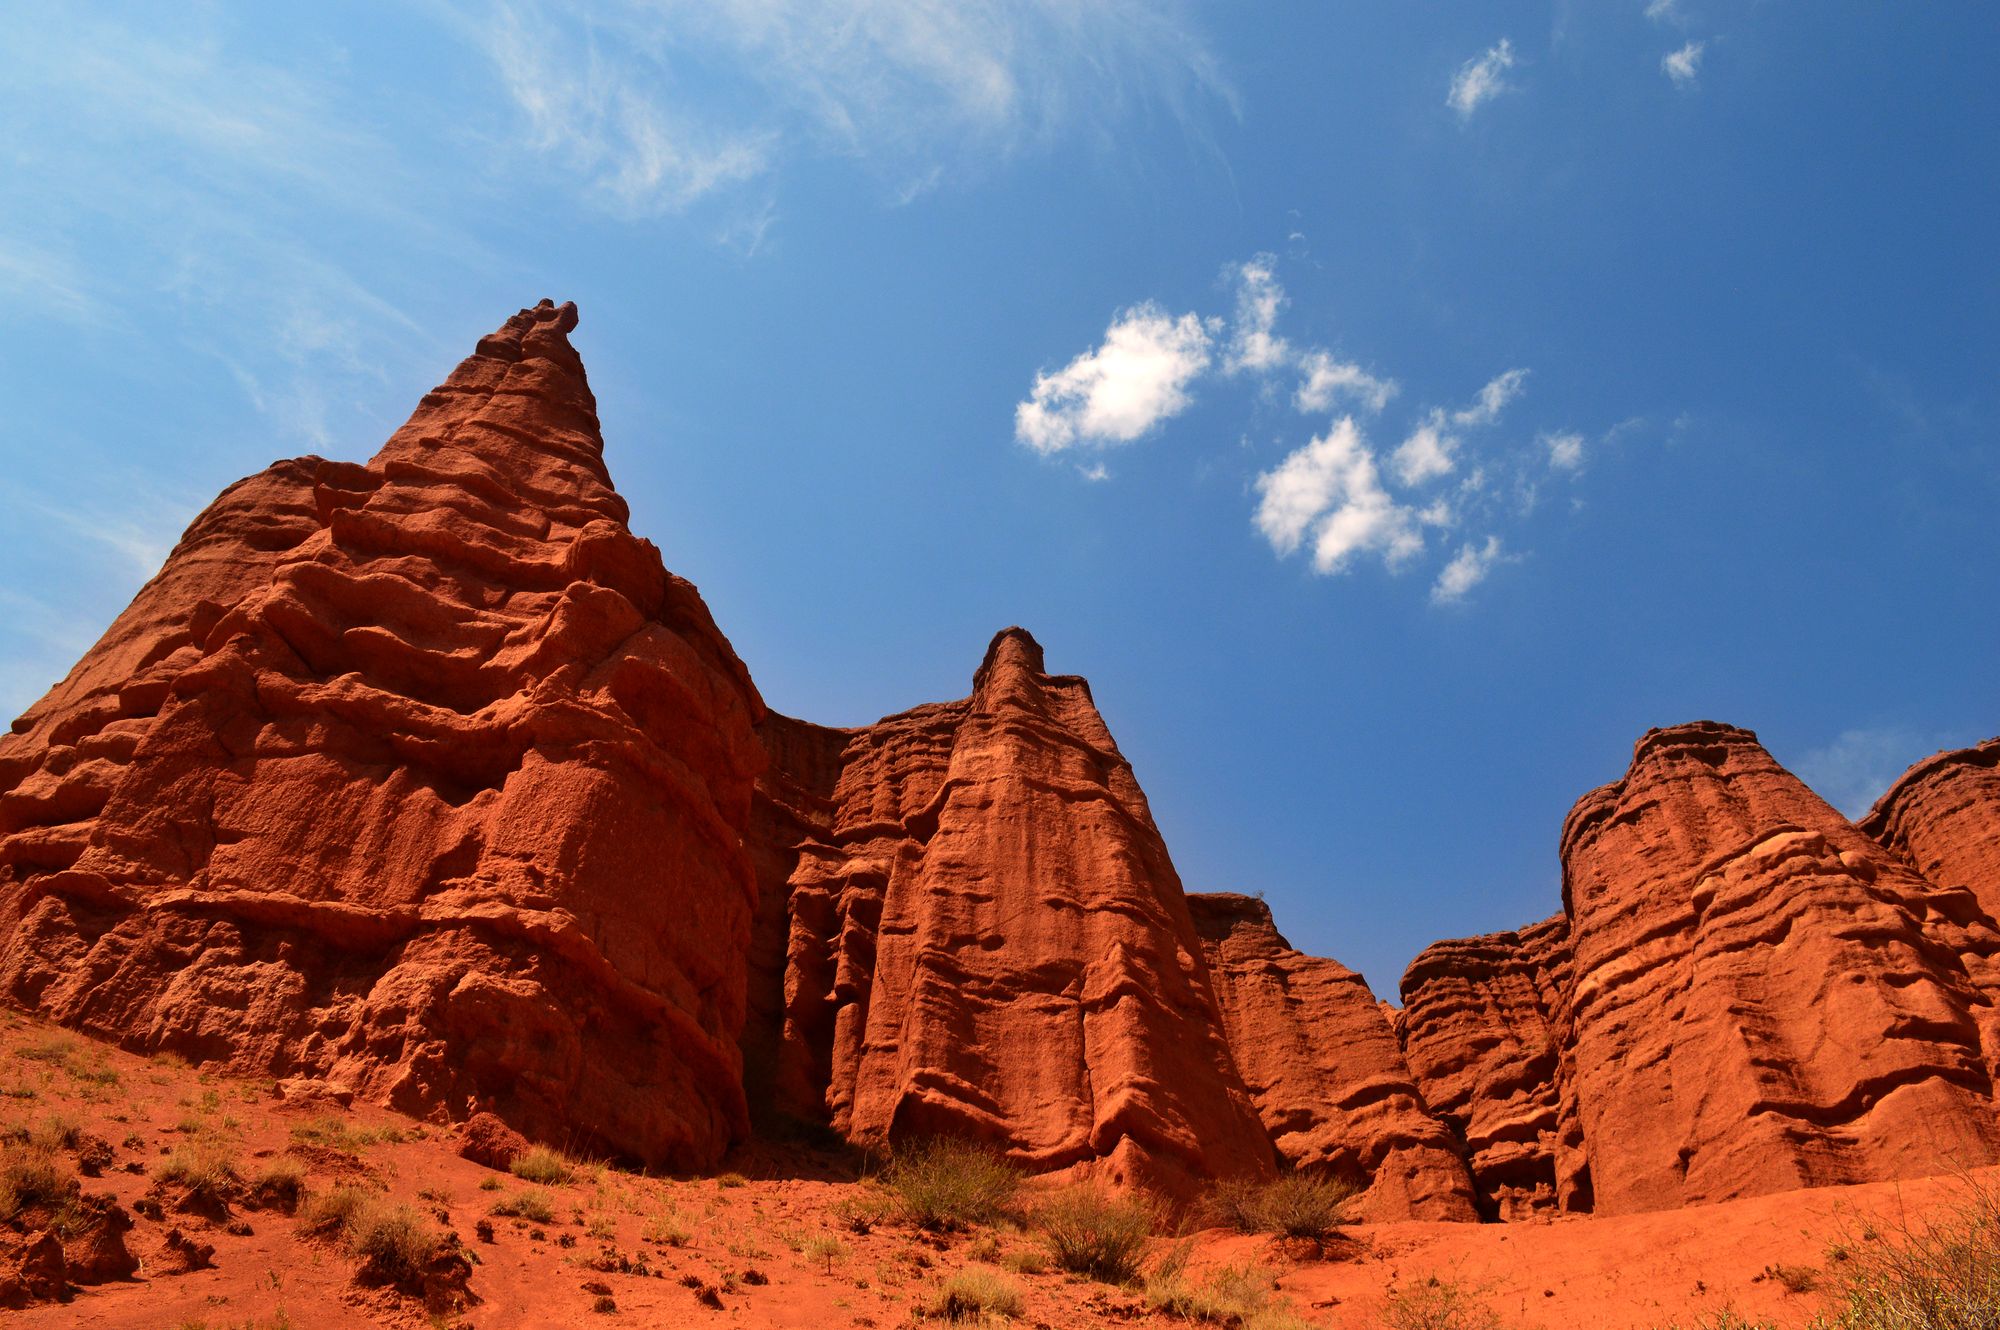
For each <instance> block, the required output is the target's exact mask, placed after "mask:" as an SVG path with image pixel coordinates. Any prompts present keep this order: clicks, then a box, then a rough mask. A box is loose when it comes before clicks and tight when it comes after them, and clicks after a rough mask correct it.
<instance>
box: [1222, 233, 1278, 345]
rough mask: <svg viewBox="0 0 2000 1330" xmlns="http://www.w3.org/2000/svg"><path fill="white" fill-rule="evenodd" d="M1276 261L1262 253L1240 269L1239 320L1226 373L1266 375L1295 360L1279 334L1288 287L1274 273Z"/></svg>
mask: <svg viewBox="0 0 2000 1330" xmlns="http://www.w3.org/2000/svg"><path fill="white" fill-rule="evenodd" d="M1276 262H1277V260H1276V259H1274V258H1272V257H1271V256H1270V255H1269V254H1259V255H1258V256H1257V257H1255V258H1253V259H1251V260H1250V261H1249V262H1248V263H1244V264H1240V265H1238V266H1237V268H1236V321H1235V323H1234V324H1233V325H1232V326H1231V328H1230V333H1229V349H1228V351H1227V352H1226V353H1225V354H1224V356H1223V358H1222V369H1223V372H1224V373H1226V374H1239V373H1241V372H1243V371H1244V370H1252V371H1254V372H1256V373H1259V374H1264V373H1268V372H1269V371H1271V370H1274V369H1277V368H1278V367H1279V366H1281V365H1284V364H1286V363H1287V362H1289V361H1290V360H1291V357H1292V348H1291V346H1290V344H1288V343H1287V342H1286V341H1285V339H1284V338H1282V337H1280V336H1278V334H1277V331H1276V329H1277V326H1278V311H1279V310H1281V309H1283V308H1284V306H1285V304H1286V301H1285V288H1284V287H1282V286H1280V285H1278V278H1277V274H1276V273H1275V272H1273V271H1272V265H1273V264H1274V263H1276Z"/></svg>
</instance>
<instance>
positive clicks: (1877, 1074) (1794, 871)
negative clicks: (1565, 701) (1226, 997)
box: [1402, 722, 2000, 1214]
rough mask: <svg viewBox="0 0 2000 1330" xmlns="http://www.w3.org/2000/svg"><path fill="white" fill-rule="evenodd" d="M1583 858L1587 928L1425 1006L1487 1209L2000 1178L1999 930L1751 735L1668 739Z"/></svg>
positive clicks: (1428, 982) (1576, 908)
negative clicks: (1997, 1166) (1986, 1171)
mask: <svg viewBox="0 0 2000 1330" xmlns="http://www.w3.org/2000/svg"><path fill="white" fill-rule="evenodd" d="M1562 859H1563V896H1564V907H1565V914H1564V916H1563V917H1562V918H1560V919H1558V920H1554V921H1551V922H1550V924H1548V925H1543V926H1541V929H1539V930H1530V931H1529V932H1528V933H1526V934H1523V935H1521V936H1519V937H1515V936H1514V935H1501V936H1499V937H1497V938H1481V939H1474V940H1472V941H1470V942H1465V943H1448V944H1440V945H1439V946H1436V947H1432V948H1431V949H1430V950H1429V951H1426V952H1425V953H1424V954H1423V955H1422V956H1420V957H1419V958H1418V959H1417V962H1416V963H1415V964H1414V965H1413V966H1412V967H1411V970H1410V973H1409V975H1408V976H1406V978H1405V979H1404V984H1403V992H1404V997H1405V1001H1406V1003H1407V1007H1406V1010H1405V1012H1404V1016H1403V1021H1402V1029H1403V1033H1404V1038H1405V1040H1406V1043H1407V1045H1408V1048H1409V1052H1410V1062H1411V1065H1412V1067H1413V1069H1415V1071H1416V1072H1417V1074H1418V1079H1419V1083H1420V1084H1421V1085H1422V1086H1423V1088H1424V1092H1425V1094H1426V1097H1427V1098H1428V1099H1429V1100H1430V1102H1431V1103H1432V1104H1433V1105H1434V1106H1435V1107H1437V1108H1438V1109H1439V1111H1440V1112H1443V1113H1445V1114H1446V1115H1447V1117H1448V1118H1454V1119H1461V1120H1463V1121H1465V1122H1466V1123H1467V1124H1468V1125H1467V1126H1466V1128H1465V1132H1466V1139H1467V1144H1468V1150H1469V1153H1470V1157H1471V1160H1472V1166H1473V1173H1474V1176H1475V1179H1478V1180H1480V1181H1481V1183H1482V1185H1483V1186H1484V1187H1485V1188H1486V1192H1487V1198H1488V1199H1487V1206H1488V1208H1489V1210H1498V1211H1500V1212H1502V1213H1505V1212H1507V1211H1509V1210H1510V1209H1518V1208H1522V1207H1523V1206H1525V1207H1526V1208H1530V1209H1535V1208H1544V1207H1545V1206H1547V1205H1548V1204H1551V1203H1552V1204H1553V1205H1554V1206H1556V1207H1558V1208H1560V1209H1563V1210H1571V1211H1594V1212H1597V1213H1605V1214H1612V1213H1626V1212H1631V1211H1638V1210H1653V1209H1661V1208H1666V1207H1670V1206H1677V1205H1691V1204H1697V1203H1701V1202H1705V1201H1720V1200H1727V1199H1730V1198H1733V1197H1738V1196H1750V1195H1756V1194H1759V1193H1764V1192H1771V1191H1780V1190H1785V1189H1788V1188H1793V1187H1805V1186H1817V1185H1824V1184H1831V1183H1846V1182H1859V1181H1865V1180H1874V1179H1883V1178H1900V1177H1914V1176H1919V1175H1923V1174H1928V1173H1934V1172H1937V1171H1939V1170H1940V1169H1946V1168H1950V1167H1953V1166H1955V1165H1962V1166H1972V1165H1981V1164H1988V1163H1992V1162H1994V1161H1995V1160H2000V1114H1996V1111H1995V1098H1994V1083H1993V1082H1994V1073H1995V1053H1996V1051H2000V1026H1996V1017H1995V1005H1994V1003H1995V998H1996V997H2000V985H1996V977H2000V976H1996V973H1995V959H1994V958H1995V957H1996V956H2000V931H1996V929H1995V927H1994V923H1993V920H1992V919H1991V918H1990V917H1989V916H1988V915H1987V914H1986V913H1985V912H1984V911H1983V910H1982V909H1981V907H1980V905H1979V902H1978V901H1977V899H1976V898H1975V897H1974V896H1973V894H1972V893H1971V892H1969V891H1967V890H1966V889H1964V888H1962V887H1945V886H1940V885H1937V884H1934V883H1932V882H1930V881H1927V880H1925V879H1924V878H1923V877H1921V876H1919V875H1918V874H1917V873H1916V872H1915V871H1913V870H1912V869H1911V868H1910V867H1909V865H1908V864H1907V863H1905V862H1903V861H1902V860H1900V859H1898V858H1896V857H1895V856H1892V855H1891V854H1889V853H1888V852H1887V851H1885V850H1884V849H1883V847H1882V846H1881V845H1879V844H1877V843H1876V842H1875V841H1873V840H1871V839H1870V838H1869V837H1868V836H1866V835H1864V834H1863V833H1862V832H1861V831H1860V830H1858V829H1857V828H1855V827H1854V826H1852V825H1851V824H1849V823H1848V822H1847V820H1846V819H1844V818H1842V817H1841V816H1840V815H1839V814H1838V813H1836V812H1835V811H1834V810H1833V809H1832V808H1830V807H1828V806H1827V804H1826V803H1825V802H1824V801H1823V800H1821V799H1820V798H1819V797H1818V796H1816V795H1814V794H1813V793H1812V792H1811V791H1810V790H1808V789H1807V788H1806V787H1805V786H1804V785H1803V784H1801V783H1800V782H1799V781H1798V780H1797V778H1795V777H1793V776H1792V775H1791V774H1790V773H1789V772H1787V771H1785V770H1784V769H1783V768H1782V767H1780V766H1779V765H1778V764H1777V763H1776V762H1775V761H1773V760H1772V758H1771V756H1770V755H1769V754H1768V753H1766V752H1765V751H1764V750H1763V748H1762V747H1760V746H1759V745H1758V743H1757V740H1756V736H1755V735H1754V734H1752V733H1750V732H1749V731H1748V730H1741V729H1737V728H1735V727H1733V726H1728V725H1718V724H1714V723H1712V722H1698V723H1695V724H1691V725H1681V726H1675V727H1672V728H1669V729H1662V730H1651V731H1648V732H1647V733H1646V734H1645V735H1644V736H1643V737H1642V738H1641V739H1640V740H1639V742H1638V744H1637V745H1636V747H1635V748H1634V751H1633V758H1632V766H1631V769H1630V770H1629V771H1628V772H1627V774H1626V776H1625V778H1624V779H1623V780H1620V781H1618V782H1616V783H1615V784H1612V785H1607V786H1605V787H1603V788H1602V789H1599V790H1594V791H1592V792H1591V793H1589V794H1587V795H1585V796H1584V797H1583V799H1582V800H1580V801H1579V802H1578V804H1577V805H1576V808H1575V809H1574V810H1573V811H1572V812H1571V813H1570V815H1569V819H1568V821H1567V822H1566V823H1565V825H1564V828H1563V837H1562ZM1541 930H1547V931H1546V932H1543V931H1541ZM1531 938H1532V939H1533V940H1532V941H1531V940H1530V939H1531ZM1551 1052H1553V1054H1554V1057H1553V1060H1552V1059H1551V1057H1550V1054H1551ZM1503 1105H1504V1107H1503ZM1482 1120H1483V1121H1484V1123H1485V1124H1488V1125H1481V1124H1482ZM1502 1140H1504V1141H1506V1142H1509V1143H1508V1144H1506V1145H1504V1146H1503V1145H1497V1144H1493V1142H1495V1141H1502Z"/></svg>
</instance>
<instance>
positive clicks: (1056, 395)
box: [1014, 302, 1209, 453]
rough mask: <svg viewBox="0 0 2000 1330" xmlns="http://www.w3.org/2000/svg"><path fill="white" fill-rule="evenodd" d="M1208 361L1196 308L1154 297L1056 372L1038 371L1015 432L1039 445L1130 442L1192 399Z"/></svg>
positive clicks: (1052, 448) (1057, 447)
mask: <svg viewBox="0 0 2000 1330" xmlns="http://www.w3.org/2000/svg"><path fill="white" fill-rule="evenodd" d="M1208 365H1209V336H1208V331H1207V330H1206V329H1205V328H1203V326H1202V322H1201V320H1200V319H1199V318H1197V317H1196V316H1195V315H1193V314H1183V315H1181V316H1180V317H1179V318H1175V317H1174V316H1172V315H1170V314H1168V313H1167V312H1166V311H1165V310H1163V309H1161V308H1160V307H1159V306H1158V305H1155V304H1152V303H1151V302H1148V303H1146V304H1143V305H1136V306H1134V307H1133V308H1131V309H1128V310H1125V311H1123V312H1121V313H1120V314H1119V315H1118V316H1117V317H1116V318H1115V319H1113V320H1112V322H1111V326H1110V327H1109V328H1108V329H1106V330H1105V333H1104V341H1103V344H1102V345H1100V346H1099V347H1098V348H1097V349H1096V350H1094V351H1087V352H1085V353H1084V354H1082V355H1080V356H1078V357H1077V358H1076V359H1075V360H1072V361H1070V362H1069V364H1068V365H1066V366H1064V367H1063V368H1062V369H1060V370H1057V371H1056V372H1055V373H1053V374H1038V375H1036V376H1035V385H1034V388H1033V390H1032V391H1031V392H1030V394H1029V397H1028V400H1027V401H1025V402H1022V403H1021V404H1020V405H1018V406H1017V407H1015V408H1014V437H1015V438H1016V439H1018V440H1020V441H1021V442H1022V443H1025V444H1027V445H1028V446H1029V447H1030V448H1033V449H1034V450H1035V451H1036V452H1039V453H1058V452H1061V451H1062V450H1063V449H1065V448H1068V447H1071V446H1073V445H1078V444H1084V445H1099V446H1101V445H1105V444H1115V443H1130V442H1131V441H1132V440H1134V439H1137V438H1139V437H1140V436H1142V435H1144V434H1145V433H1146V432H1147V431H1149V430H1151V429H1152V428H1153V427H1154V426H1156V425H1158V424H1159V423H1160V422H1161V421H1163V420H1166V419H1168V418H1169V417H1171V416H1174V415H1177V414H1179V413H1180V412H1181V411H1183V410H1185V409H1186V407H1187V405H1188V401H1189V398H1188V392H1187V390H1188V385H1189V384H1191V383H1192V382H1193V381H1194V379H1195V378H1196V376H1198V375H1199V374H1200V373H1201V372H1202V371H1203V370H1205V369H1207V368H1208Z"/></svg>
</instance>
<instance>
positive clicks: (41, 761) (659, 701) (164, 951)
mask: <svg viewBox="0 0 2000 1330" xmlns="http://www.w3.org/2000/svg"><path fill="white" fill-rule="evenodd" d="M575 318H576V316H575V310H574V308H573V307H572V306H567V305H565V306H563V307H562V308H560V309H558V308H555V307H552V306H550V305H549V304H548V303H547V302H544V304H543V305H542V306H540V307H538V308H536V309H534V310H524V311H522V312H521V313H520V314H519V315H516V316H515V317H514V318H512V319H510V320H508V321H507V323H506V325H505V326H504V327H502V328H501V329H499V330H498V331H497V332H495V333H494V334H493V335H492V336H490V337H487V338H485V339H483V340H482V341H481V342H480V343H479V346H478V349H477V351H476V352H475V354H473V355H472V356H471V357H470V358H468V359H467V360H466V361H465V362H464V363H463V364H461V365H460V366H459V367H458V368H457V370H456V371H454V372H453V373H452V375H451V377H450V378H449V379H447V380H446V381H445V382H444V383H443V384H441V385H439V387H438V388H436V389H435V390H434V391H433V392H431V393H430V394H428V395H427V396H426V397H425V398H424V399H423V402H422V404H421V405H420V406H419V407H418V409H417V411H416V413H415V414H414V415H413V416H412V417H411V418H410V420H409V422H408V423H407V424H405V425H404V426H403V427H402V428H401V429H399V430H398V431H397V432H396V433H395V434H394V435H393V436H392V437H391V438H390V439H389V441H388V442H387V443H386V444H385V445H384V446H383V448H382V450H381V451H380V452H379V453H378V454H377V455H376V456H375V458H374V460H372V461H371V462H369V463H368V464H367V465H366V466H359V465H353V464H346V463H339V462H328V461H324V460H321V459H319V458H311V457H308V458H300V459H297V460H295V461H289V462H280V463H277V464H275V465H274V466H272V467H271V468H269V469H268V470H267V471H265V472H263V473H261V474H260V475H257V476H254V477H251V478H250V479H248V480H245V481H242V482H240V483H239V484H237V485H235V486H232V487H231V488H230V489H229V490H228V491H227V492H225V493H224V494H223V496H222V497H221V498H220V499H218V500H217V501H216V503H215V504H214V505H212V506H211V507H210V508H209V509H208V511H206V512H204V513H203V514H202V515H201V516H200V517H199V518H197V519H196V520H195V522H194V524H193V525H192V526H191V527H190V528H189V530H188V532H187V534H186V536H185V537H184V538H183V539H182V541H181V542H180V544H179V545H178V546H177V547H176V548H175V550H174V552H173V554H172V555H171V556H170V557H169V559H168V561H167V564H166V566H165V567H164V568H163V569H162V570H161V572H160V574H159V576H158V577H156V578H155V579H154V580H153V581H152V582H151V583H149V584H148V585H147V587H146V588H145V589H144V590H142V591H141V592H140V593H139V595H138V597H137V598H136V599H135V600H134V601H133V603H132V605H131V607H130V608H128V609H127V610H126V611H125V613H124V614H122V615H121V616H120V617H119V619H118V620H117V622H116V623H114V624H113V625H112V627H111V629H110V631H109V632H108V633H106V635H105V636H104V638H103V639H102V640H101V641H100V642H99V643H98V645H97V646H96V647H94V648H93V649H92V650H91V652H90V653H89V654H88V655H86V656H85V657H84V659H83V660H82V661H81V662H80V663H79V664H78V665H77V667H76V668H75V669H74V670H72V671H71V673H70V675H69V677H68V678H67V679H65V680H64V681H63V682H62V683H61V684H59V685H58V686H57V687H56V689H55V690H54V691H52V692H51V693H50V694H49V695H48V696H47V697H46V698H44V699H43V700H42V701H41V702H39V703H37V704H36V705H35V706H34V707H33V708H31V709H30V710H29V711H28V713H27V714H26V715H24V716H23V717H22V718H21V719H20V720H18V721H17V722H15V724H14V727H13V730H14V732H13V733H12V734H11V735H9V736H7V737H6V738H5V739H0V987H4V990H5V992H6V993H7V994H9V995H10V996H11V997H12V998H13V999H15V1000H16V1001H19V1002H21V1003H24V1004H26V1005H28V1006H30V1007H34V1008H38V1009H40V1010H42V1011H45V1012H47V1013H49V1014H51V1015H53V1016H55V1017H57V1018H58V1019H60V1020H63V1021H65V1022H68V1023H70V1024H72V1025H75V1026H77V1027H79V1028H81V1029H84V1030H87V1031H89V1032H91V1033H93V1034H97V1035H100V1036H103V1037H106V1038H111V1039H115V1040H118V1041H119V1042H121V1043H124V1044H126V1045H128V1046H132V1047H136V1048H141V1049H149V1050H150V1049H171V1050H174V1051H177V1052H180V1053H182V1054H185V1055H187V1056H189V1057H191V1058H196V1059H215V1060H220V1061H224V1062H227V1063H229V1064H230V1065H232V1066H234V1067H237V1068H240V1069H244V1070H255V1071H258V1072H262V1073H267V1074H271V1075H288V1074H294V1073H304V1074H310V1075H315V1076H322V1077H327V1078H330V1079H332V1080H335V1081H340V1082H344V1083H346V1084H348V1085H350V1086H352V1087H353V1088H355V1089H356V1090H358V1091H360V1092H361V1093H363V1094H365V1095H367V1096H369V1097H371V1098H375V1099H378V1100H380V1101H382V1102H385V1103H388V1104H391V1105H394V1106H396V1107H398V1108H402V1109H405V1110H408V1111H411V1112H415V1113H432V1114H443V1115H450V1116H459V1115H462V1114H464V1113H465V1112H467V1111H469V1110H470V1109H471V1108H473V1107H486V1108H491V1109H493V1110H494V1111H496V1112H498V1113H500V1114H501V1115H502V1116H504V1117H506V1118H507V1119H508V1120H509V1121H511V1122H513V1123H515V1124H516V1125H517V1126H521V1127H523V1128H524V1129H526V1130H528V1131H530V1132H531V1133H533V1134H536V1135H539V1136H542V1137H544V1138H547V1139H553V1140H558V1141H562V1142H565V1143H569V1144H571V1145H574V1146H577V1147H581V1148H590V1149H597V1150H602V1151H608V1152H612V1153H616V1154H619V1155H623V1156H631V1157H637V1158H639V1159H642V1160H645V1161H648V1162H651V1163H656V1164H666V1165H673V1166H678V1167H694V1166H700V1165H704V1164H708V1163H711V1162H713V1161H714V1160H715V1159H717V1158H718V1157H719V1156H720V1154H721V1153H722V1151H723V1150H724V1149H725V1148H726V1147H727V1146H728V1145H729V1144H730V1143H731V1142H732V1141H734V1140H737V1139H740V1138H741V1137H742V1135H743V1134H744V1131H745V1124H746V1115H745V1106H744V1100H743V1092H742V1088H741V1080H740V1073H739V1064H738V1052H737V1042H736V1040H737V1035H738V1033H739V1031H740V1029H741V1027H742V1024H743V1004H744V988H745V974H746V961H745V956H746V949H747V944H748V936H749V928H750V920H751V915H752V910H753V903H754V892H755V885H754V881H753V878H752V872H751V867H750V862H749V856H748V854H747V852H746V849H745V844H744V837H745V832H746V828H747V826H748V821H749V810H750V797H751V789H752V784H753V781H754V779H755V776H756V774H757V772H758V770H759V769H760V767H761V766H762V762H763V755H762V750H761V748H760V747H759V745H758V743H757V740H756V735H755V732H754V726H755V725H756V723H757V721H758V720H759V718H760V716H761V714H762V706H761V703H760V702H759V700H758V697H757V694H756V691H755V689H754V688H753V687H752V685H751V683H750V680H749V676H748V675H747V674H746V673H745V672H744V670H743V668H742V666H741V665H740V664H739V663H738V661H737V660H736V657H735V655H734V654H733V652H732V651H731V650H730V648H729V645H728V643H727V642H726V641H725V640H724V639H723V637H722V635H721V634H720V632H718V631H717V629H716V628H715V625H714V623H713V622H712V620H711V619H710V617H709V614H708V611H707V610H706V608H705V607H704V606H703V605H702V603H701V600H700V597H699V596H698V595H697V594H696V593H695V591H694V589H693V588H692V587H691V586H689V585H688V584H687V583H685V582H683V581H681V580H680V579H678V578H676V577H673V576H672V575H671V574H669V573H667V572H666V570H665V569H664V568H663V567H662V565H661V562H660V557H659V554H658V551H656V550H655V549H654V548H653V546H652V545H651V544H649V543H648V542H646V541H643V540H640V539H637V538H636V537H634V536H633V535H632V534H631V533H630V532H629V531H628V530H627V528H626V506H625V504H624V502H623V500H621V499H620V498H619V497H618V495H617V494H616V493H615V492H614V491H613V489H612V486H611V482H610V478H609V476H608V474H607V472H606V470H605V467H604V462H603V457H602V442H601V439H600V437H599V433H598V424H597V418H596V410H595V403H594V400H593V399H592V396H591V393H590V390H589V387H588V384H587V382H586V379H585V376H584V371H583V366H582V363H581V362H580V361H579V360H578V358H577V355H576V353H575V351H574V350H573V349H572V348H571V346H570V344H569V340H568V337H567V333H568V331H569V330H570V328H571V327H573V326H574V324H575Z"/></svg>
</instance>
